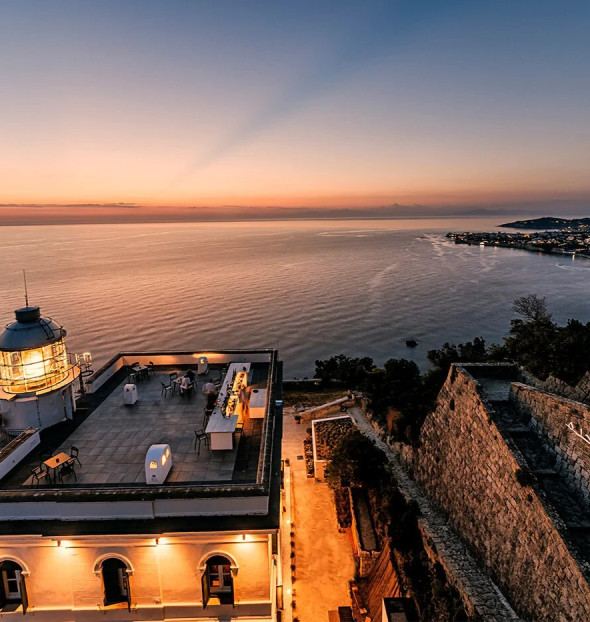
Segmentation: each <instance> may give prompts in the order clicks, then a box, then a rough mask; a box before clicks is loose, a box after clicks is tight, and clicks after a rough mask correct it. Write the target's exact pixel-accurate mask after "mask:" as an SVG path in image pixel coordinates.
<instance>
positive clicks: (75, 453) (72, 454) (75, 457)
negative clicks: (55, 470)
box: [70, 445, 82, 466]
mask: <svg viewBox="0 0 590 622" xmlns="http://www.w3.org/2000/svg"><path fill="white" fill-rule="evenodd" d="M79 453H80V450H79V449H78V448H77V447H75V446H74V445H72V446H71V447H70V458H72V460H75V461H76V462H77V463H78V464H79V465H80V466H82V463H81V462H80V458H78V454H79Z"/></svg>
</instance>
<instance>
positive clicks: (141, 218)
mask: <svg viewBox="0 0 590 622" xmlns="http://www.w3.org/2000/svg"><path fill="white" fill-rule="evenodd" d="M552 204H553V202H550V203H547V204H545V203H543V202H541V203H539V204H531V203H513V204H488V205H485V204H482V205H471V206H468V205H440V206H432V205H400V204H397V203H394V204H390V205H383V206H372V207H370V206H362V205H360V206H353V207H323V206H313V205H311V206H305V205H301V206H295V207H290V206H281V205H224V206H199V205H195V206H184V207H178V206H166V205H158V206H155V205H141V204H134V203H76V204H67V205H66V204H41V203H40V204H33V203H26V204H25V203H22V204H16V203H0V226H10V225H12V226H27V225H76V224H119V223H121V224H132V223H137V224H139V223H181V222H193V223H197V222H243V221H257V220H259V221H290V220H403V219H420V220H433V219H439V220H444V219H452V218H454V219H461V218H465V219H466V220H467V219H469V220H472V219H474V218H495V219H496V218H497V219H498V220H500V219H507V218H510V217H516V218H526V217H527V216H528V215H529V214H531V213H533V212H534V213H539V211H540V210H541V209H547V210H549V209H556V210H559V211H560V212H562V213H564V212H566V210H567V212H566V213H567V214H568V215H569V216H575V215H576V214H579V213H580V212H581V209H583V208H585V207H586V204H584V205H583V206H582V205H581V204H580V203H578V202H577V201H562V202H559V205H557V206H555V205H554V206H553V207H551V205H552ZM584 211H585V210H584ZM522 222H526V221H522ZM509 224H510V223H508V225H509ZM508 225H507V226H508Z"/></svg>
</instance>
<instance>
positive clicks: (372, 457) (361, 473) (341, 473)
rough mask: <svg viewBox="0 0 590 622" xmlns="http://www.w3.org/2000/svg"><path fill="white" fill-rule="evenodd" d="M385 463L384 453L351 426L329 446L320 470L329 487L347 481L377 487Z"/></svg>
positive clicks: (381, 481) (380, 481) (343, 483)
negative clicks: (325, 464)
mask: <svg viewBox="0 0 590 622" xmlns="http://www.w3.org/2000/svg"><path fill="white" fill-rule="evenodd" d="M386 466H387V458H386V457H385V454H384V453H383V452H382V451H381V450H380V449H379V448H378V447H377V446H376V445H375V443H373V441H372V440H370V439H369V438H367V437H366V436H365V435H364V434H363V433H362V432H361V431H360V430H358V429H356V428H355V429H353V430H351V432H350V433H349V434H346V435H345V436H343V437H342V438H341V439H340V440H339V441H338V443H336V445H335V446H334V447H333V448H332V452H331V457H330V461H329V462H328V464H327V466H326V469H325V471H324V474H325V477H326V481H327V482H328V484H329V486H330V487H332V488H340V487H341V486H350V485H355V486H366V487H369V488H370V487H376V488H379V487H380V486H381V484H382V483H383V482H385V481H386V478H387V477H388V476H387V468H386Z"/></svg>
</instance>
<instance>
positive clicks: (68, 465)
mask: <svg viewBox="0 0 590 622" xmlns="http://www.w3.org/2000/svg"><path fill="white" fill-rule="evenodd" d="M64 475H73V476H74V479H75V480H76V481H78V477H77V475H76V469H75V468H74V459H73V458H70V459H69V460H68V461H67V462H64V463H63V464H62V465H61V468H60V470H59V474H58V476H59V481H60V482H61V483H62V484H63V479H64Z"/></svg>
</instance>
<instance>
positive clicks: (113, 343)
mask: <svg viewBox="0 0 590 622" xmlns="http://www.w3.org/2000/svg"><path fill="white" fill-rule="evenodd" d="M497 224H498V221H497V220H491V219H489V218H488V219H481V218H478V219H475V218H472V219H468V218H461V219H460V220H458V219H441V220H432V219H424V220H348V221H347V220H309V221H307V220H306V221H302V220H299V221H288V222H285V221H270V222H269V221H248V222H232V223H174V224H166V223H164V224H92V225H66V226H57V225H56V226H14V227H0V243H1V248H2V251H1V255H0V271H1V275H2V280H1V281H0V321H3V322H4V323H9V322H11V321H12V320H13V317H14V316H13V311H14V309H16V308H18V307H21V306H24V303H25V288H24V283H23V270H25V271H26V280H27V287H28V296H29V302H30V303H31V304H35V305H39V306H40V307H41V311H42V313H43V315H45V316H49V317H52V318H53V319H54V320H56V321H57V322H59V323H60V324H61V325H62V326H64V327H65V328H66V330H67V331H68V337H67V343H68V349H69V351H70V352H77V353H81V352H86V351H88V352H91V354H92V357H93V361H94V367H95V368H97V367H98V366H100V365H101V364H102V363H104V362H106V361H107V360H108V359H110V358H111V357H112V356H113V355H114V354H116V353H117V352H120V351H124V350H192V349H195V350H202V349H211V350H213V349H231V348H278V349H279V351H280V355H281V359H282V360H283V361H284V369H285V377H286V378H295V377H298V378H303V377H312V376H313V373H314V369H315V361H316V359H324V358H328V357H330V356H333V355H336V354H341V353H342V354H345V355H349V356H370V357H372V358H373V359H374V361H375V363H376V364H378V365H382V364H383V363H384V362H385V361H386V360H387V359H389V358H406V359H410V360H413V361H415V362H416V363H417V364H418V365H419V366H420V367H421V368H422V369H426V368H427V366H428V362H427V353H428V350H431V349H434V348H439V347H441V346H442V345H443V344H444V343H445V342H450V343H458V342H464V341H468V340H471V339H473V338H474V337H483V338H484V339H485V340H486V342H487V343H492V342H497V343H498V342H501V341H502V338H503V336H504V335H506V334H507V332H508V330H509V329H510V320H511V319H512V318H514V317H515V314H514V312H513V311H512V308H511V307H512V303H513V301H514V299H515V298H517V297H519V296H525V295H529V294H537V295H539V296H544V297H546V300H547V303H548V306H549V310H550V311H551V312H552V313H553V316H554V318H555V320H557V321H558V322H560V323H563V322H565V321H567V320H568V319H569V318H577V319H579V320H581V321H583V322H588V321H589V320H590V296H589V294H590V291H589V283H590V260H589V259H583V258H576V259H572V258H571V257H567V256H559V255H543V254H537V253H532V252H527V251H522V250H516V249H505V248H489V247H479V246H464V245H455V244H454V243H452V242H450V241H449V240H447V239H446V238H445V234H446V233H447V232H449V231H493V230H495V229H496V226H497ZM410 339H413V340H415V341H416V342H417V343H418V345H417V346H416V347H414V348H410V347H407V345H406V341H407V340H410Z"/></svg>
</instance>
